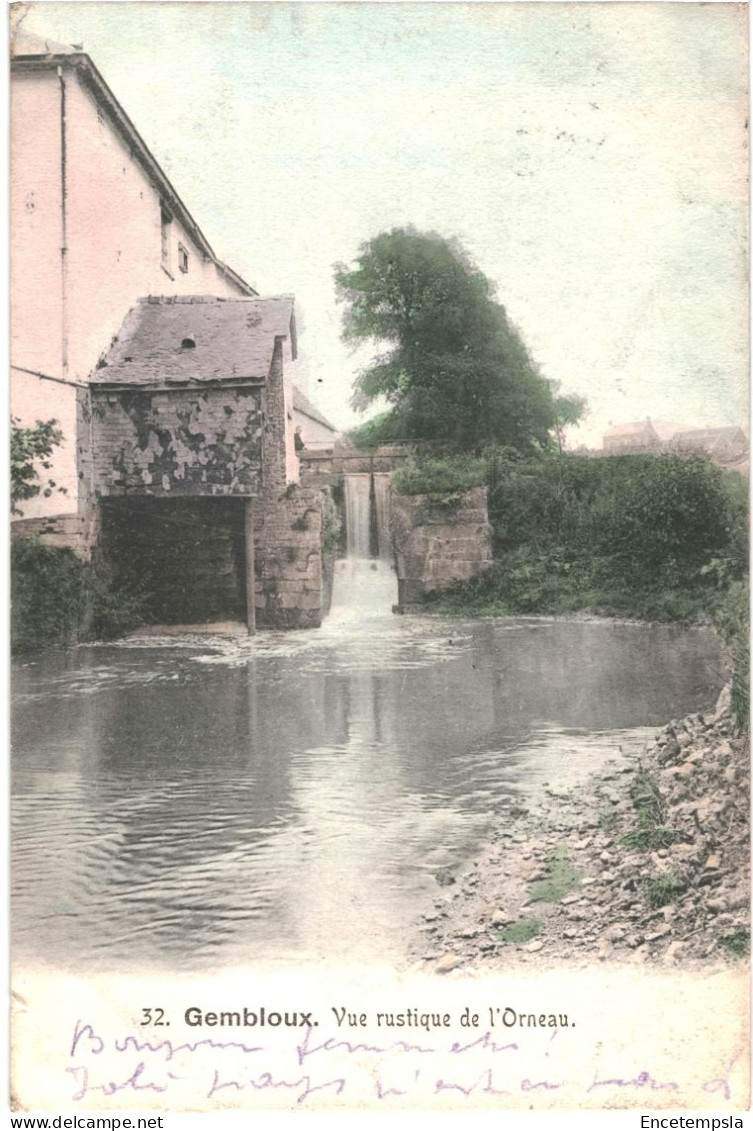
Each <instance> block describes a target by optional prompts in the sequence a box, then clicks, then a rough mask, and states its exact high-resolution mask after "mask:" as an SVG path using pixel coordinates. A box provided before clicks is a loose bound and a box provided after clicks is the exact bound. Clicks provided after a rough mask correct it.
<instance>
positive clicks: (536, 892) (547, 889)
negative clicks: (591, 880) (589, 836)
mask: <svg viewBox="0 0 753 1131" xmlns="http://www.w3.org/2000/svg"><path fill="white" fill-rule="evenodd" d="M546 871H547V875H546V876H545V877H544V879H543V880H536V881H535V882H534V883H533V884H531V886H530V887H529V889H528V898H529V899H530V900H531V901H532V902H533V903H558V902H559V901H560V900H561V899H562V898H563V897H564V896H566V895H569V893H570V892H571V891H575V889H576V888H578V887H580V880H581V873H580V872H579V871H578V870H577V868H574V867H573V866H572V864H571V863H570V858H569V856H568V854H567V849H566V848H565V846H564V845H562V844H559V845H557V847H556V848H555V849H554V850H553V851H552V852H550V853H549V855H548V856H547V860H546Z"/></svg>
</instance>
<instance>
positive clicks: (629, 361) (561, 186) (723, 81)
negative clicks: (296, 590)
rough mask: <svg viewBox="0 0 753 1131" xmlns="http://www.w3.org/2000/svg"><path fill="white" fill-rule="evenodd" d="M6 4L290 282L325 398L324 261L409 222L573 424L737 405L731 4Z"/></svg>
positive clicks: (304, 359)
mask: <svg viewBox="0 0 753 1131" xmlns="http://www.w3.org/2000/svg"><path fill="white" fill-rule="evenodd" d="M24 28H25V29H26V30H28V31H31V32H35V33H36V34H39V35H46V36H48V37H50V38H52V39H55V40H58V41H60V42H64V43H77V44H81V43H83V48H84V50H85V51H86V52H87V53H88V54H89V55H90V56H91V58H92V60H93V61H94V63H95V65H96V66H97V67H98V69H99V70H100V72H101V73H102V75H103V77H104V78H105V80H106V82H107V83H108V85H109V86H110V88H111V89H112V91H113V93H114V94H115V95H116V97H117V98H118V100H119V101H120V103H121V105H122V106H123V108H124V109H125V111H126V112H127V114H128V115H129V117H130V118H131V120H132V121H133V123H134V124H135V126H136V128H137V129H138V130H139V132H140V133H141V135H142V137H143V138H144V140H145V141H146V143H147V145H148V146H149V148H150V149H151V150H152V152H153V154H154V156H155V157H156V158H157V160H158V161H159V163H160V164H161V165H162V167H163V168H164V170H165V172H166V173H167V175H168V176H169V177H170V179H171V181H172V182H173V185H174V186H175V188H176V190H177V191H178V193H179V195H180V196H181V197H182V198H183V200H184V201H185V203H186V204H187V206H188V208H189V209H190V210H191V212H192V213H193V215H194V218H195V219H196V221H197V222H198V224H199V226H200V227H201V228H202V230H203V231H204V234H205V235H206V236H207V238H208V239H209V241H210V243H211V244H212V246H213V247H214V250H215V251H216V252H217V254H218V255H219V256H220V257H221V258H223V259H225V260H226V261H227V262H228V263H229V264H230V265H231V266H232V267H233V268H235V269H236V270H237V271H238V272H240V274H241V275H243V276H244V278H246V279H248V281H249V282H251V283H253V285H254V286H255V287H256V288H257V289H258V290H259V291H260V292H261V293H262V294H265V293H266V294H273V293H278V292H281V291H283V292H293V293H294V294H295V296H296V302H297V309H298V317H299V322H300V323H301V324H302V327H303V332H302V333H301V335H300V343H299V344H300V351H301V363H302V368H303V370H304V373H305V375H306V377H307V380H308V389H309V393H310V395H311V397H312V399H314V400H315V402H316V403H317V404H318V405H319V407H320V408H321V409H322V410H323V411H324V412H325V413H326V414H327V416H328V417H329V418H330V419H331V420H332V422H333V423H334V424H336V425H338V426H340V427H348V426H350V425H352V424H353V423H355V422H358V420H360V419H362V418H359V417H356V416H355V415H354V414H353V413H352V412H351V411H350V409H349V407H348V399H349V396H350V385H351V382H352V378H353V375H354V373H355V372H356V371H357V369H358V368H359V366H360V365H361V364H363V362H364V360H365V357H364V355H363V353H361V354H360V355H353V354H352V353H350V352H349V350H348V348H346V347H345V346H344V345H343V344H342V343H341V341H340V326H341V313H342V312H341V308H340V307H338V306H337V304H336V302H335V296H334V287H333V278H332V267H333V264H334V263H335V262H337V261H346V262H352V260H353V258H354V256H355V255H356V253H357V251H358V248H359V245H360V244H361V243H362V242H363V241H365V240H368V239H370V238H371V237H373V236H375V235H376V234H377V233H379V232H380V231H383V230H386V229H389V228H393V227H400V226H404V225H408V224H412V225H414V226H415V227H416V228H418V229H419V230H434V231H437V232H439V233H440V234H442V235H446V236H457V237H459V239H460V240H461V242H462V243H463V244H464V245H465V246H466V248H467V249H468V251H469V252H470V254H471V255H472V257H473V258H474V259H475V260H476V262H477V263H478V265H479V267H480V268H481V270H482V271H484V273H485V274H486V275H487V276H489V277H490V278H491V279H492V280H493V281H494V282H495V284H496V286H497V297H498V299H499V300H500V301H501V302H502V303H503V304H504V305H505V306H506V308H507V310H508V313H509V315H510V317H511V319H512V320H513V321H514V322H515V323H516V324H517V326H518V327H519V329H520V331H521V332H522V334H523V337H524V339H525V341H526V343H527V344H528V347H529V349H530V351H531V353H532V355H533V357H534V359H535V360H536V361H537V363H538V364H539V366H540V368H541V370H542V372H543V374H544V376H546V377H548V378H552V379H555V380H558V381H560V382H561V383H562V387H563V390H564V391H566V392H573V393H576V392H577V393H581V394H583V395H584V396H585V397H587V399H588V401H589V406H590V413H589V417H588V419H587V421H586V423H585V425H583V426H581V428H580V429H578V430H577V432H576V433H575V434H574V435H573V437H572V440H573V441H574V442H587V443H590V444H599V442H600V437H601V434H602V432H603V431H604V429H605V428H606V427H607V426H608V425H609V423H610V422H614V423H619V422H627V421H631V420H640V419H643V418H645V417H646V416H650V417H651V418H652V419H653V420H656V421H677V422H681V423H687V424H690V425H693V424H714V423H730V424H745V422H746V419H747V387H748V363H747V333H748V331H747V283H746V264H747V259H746V254H747V253H746V238H747V216H748V211H747V168H748V167H747V151H746V143H747V131H746V115H747V92H746V86H747V74H748V71H747V56H746V52H747V13H746V12H745V9H744V6H743V5H739V6H738V5H733V4H725V3H721V4H718V3H714V4H708V5H702V4H695V3H651V2H641V3H624V4H615V3H600V4H599V3H596V4H581V3H577V2H576V3H569V4H548V3H501V4H496V3H475V4H453V3H448V4H444V3H441V4H440V3H424V4H414V3H399V4H391V3H385V4H372V3H365V2H359V3H341V4H330V3H292V4H288V3H275V4H265V3H250V4H247V3H216V2H215V3H211V2H210V3H179V2H178V3H167V2H162V3H135V2H127V3H118V2H116V3H101V2H92V3H76V2H72V3H67V2H66V3H59V2H50V3H48V2H44V3H35V4H30V5H28V14H27V15H26V18H25V20H24ZM365 356H366V357H368V356H369V354H368V351H367V354H366V355H365ZM746 427H747V425H746Z"/></svg>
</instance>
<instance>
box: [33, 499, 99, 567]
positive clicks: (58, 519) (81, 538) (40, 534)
mask: <svg viewBox="0 0 753 1131" xmlns="http://www.w3.org/2000/svg"><path fill="white" fill-rule="evenodd" d="M98 513H99V512H98V511H97V510H96V509H93V510H90V511H89V512H88V513H87V514H61V515H52V516H50V517H49V518H19V519H15V520H14V521H13V522H12V523H11V538H41V539H42V541H43V542H45V543H46V544H47V545H48V546H55V547H57V549H59V550H73V551H74V553H76V554H78V555H79V557H81V558H84V559H85V560H86V561H89V559H90V558H91V555H92V548H93V546H94V543H95V541H96V538H97V533H98V525H99V524H98Z"/></svg>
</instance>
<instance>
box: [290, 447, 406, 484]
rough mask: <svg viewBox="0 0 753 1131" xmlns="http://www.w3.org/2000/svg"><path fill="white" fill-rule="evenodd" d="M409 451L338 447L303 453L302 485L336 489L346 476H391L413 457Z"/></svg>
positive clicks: (392, 448) (394, 448)
mask: <svg viewBox="0 0 753 1131" xmlns="http://www.w3.org/2000/svg"><path fill="white" fill-rule="evenodd" d="M410 454H411V453H410V450H409V449H408V448H407V447H406V446H405V445H401V444H383V445H382V446H381V447H379V448H376V449H375V450H374V451H373V452H360V451H358V449H357V448H350V447H347V446H345V445H335V446H334V447H332V448H327V449H322V450H319V451H317V450H311V451H309V450H308V449H304V450H303V452H301V483H302V484H303V485H304V486H305V487H333V486H336V485H337V484H338V483H341V482H342V479H343V476H344V475H348V474H351V475H354V474H361V475H363V474H367V475H368V474H370V473H371V472H390V471H394V470H395V468H396V467H399V466H400V464H401V463H403V462H404V461H405V460H407V459H408V458H409V457H410Z"/></svg>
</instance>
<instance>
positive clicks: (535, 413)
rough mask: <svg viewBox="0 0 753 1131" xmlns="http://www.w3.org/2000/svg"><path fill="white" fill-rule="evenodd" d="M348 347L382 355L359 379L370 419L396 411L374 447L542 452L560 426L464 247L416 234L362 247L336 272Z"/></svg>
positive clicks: (399, 233) (376, 433) (361, 404)
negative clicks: (382, 403) (375, 411)
mask: <svg viewBox="0 0 753 1131" xmlns="http://www.w3.org/2000/svg"><path fill="white" fill-rule="evenodd" d="M335 284H336V288H337V295H338V298H339V299H340V300H341V301H342V302H344V304H345V316H344V332H343V337H344V338H345V340H346V341H351V342H354V343H362V342H367V341H371V342H373V343H374V344H375V345H376V346H377V348H378V349H379V350H380V351H381V352H380V353H379V354H378V355H377V356H376V358H375V360H374V362H373V364H372V365H370V366H369V367H368V368H367V369H365V370H364V371H363V372H362V373H360V374H359V376H358V377H357V379H356V384H355V390H354V394H353V398H352V404H353V406H354V407H355V408H357V409H359V410H361V411H363V410H365V409H366V408H367V407H368V406H369V405H370V404H371V403H372V402H373V401H374V400H376V399H377V398H379V397H385V398H386V400H387V402H388V404H389V406H390V407H389V411H388V412H386V413H384V414H383V415H382V416H381V417H379V418H377V419H376V420H375V421H370V422H369V423H368V424H367V425H366V426H365V428H364V432H366V433H368V439H370V440H372V441H379V440H390V439H441V440H446V441H450V442H453V443H455V444H457V445H458V446H461V447H464V448H469V447H478V446H482V445H484V444H488V443H493V442H496V443H501V444H509V445H513V446H515V447H519V448H530V447H544V446H547V445H548V444H549V443H550V442H551V429H553V428H554V427H555V426H556V424H557V417H556V411H555V405H554V400H553V395H552V390H551V387H550V385H549V383H548V382H547V381H546V380H545V379H544V378H543V377H541V375H540V374H539V373H538V371H537V369H536V367H535V365H534V364H533V362H532V360H531V358H530V356H529V354H528V351H527V350H526V347H525V345H524V343H523V341H522V339H521V337H520V335H519V334H518V332H517V330H516V329H515V327H514V326H513V325H512V324H511V323H510V322H509V320H508V318H507V315H506V312H505V309H504V307H503V306H501V305H500V304H499V303H497V302H495V300H494V292H493V287H492V284H491V283H490V282H489V280H488V279H487V278H486V277H485V276H484V275H483V274H482V273H481V272H480V271H479V270H478V268H477V267H476V266H475V265H474V264H473V262H472V261H471V259H470V258H469V256H468V254H467V253H466V252H465V250H464V249H463V248H462V247H461V246H460V244H459V243H457V241H454V240H446V239H443V238H442V237H441V236H438V235H435V234H433V233H421V232H417V231H415V230H413V229H411V228H406V229H394V230H393V231H390V232H383V233H382V234H381V235H378V236H376V237H375V238H374V239H372V240H370V241H369V242H368V243H365V244H363V245H362V247H361V249H360V252H359V255H358V257H357V259H356V262H355V265H354V266H353V267H352V268H348V267H346V266H345V265H342V264H340V265H338V266H337V267H336V269H335Z"/></svg>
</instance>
